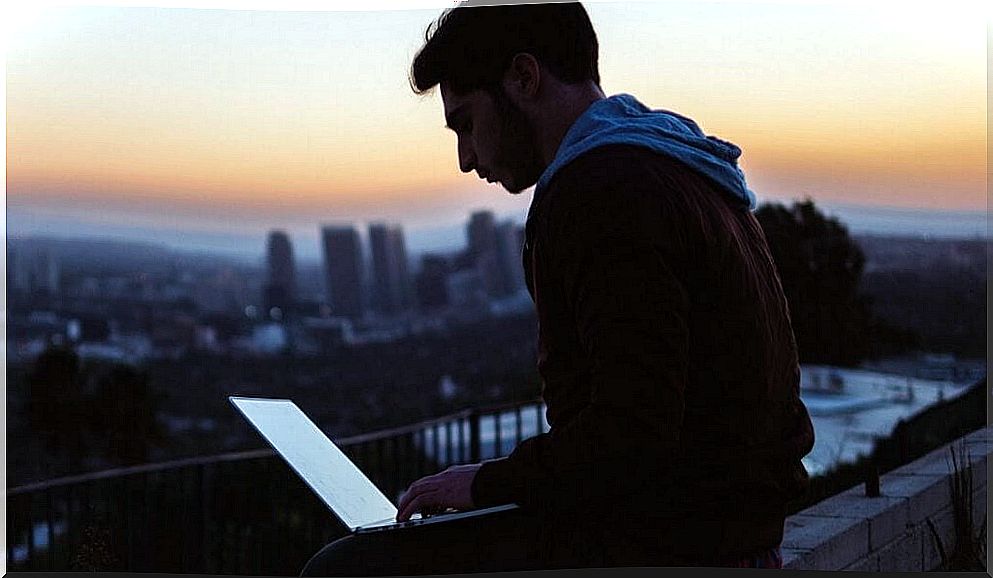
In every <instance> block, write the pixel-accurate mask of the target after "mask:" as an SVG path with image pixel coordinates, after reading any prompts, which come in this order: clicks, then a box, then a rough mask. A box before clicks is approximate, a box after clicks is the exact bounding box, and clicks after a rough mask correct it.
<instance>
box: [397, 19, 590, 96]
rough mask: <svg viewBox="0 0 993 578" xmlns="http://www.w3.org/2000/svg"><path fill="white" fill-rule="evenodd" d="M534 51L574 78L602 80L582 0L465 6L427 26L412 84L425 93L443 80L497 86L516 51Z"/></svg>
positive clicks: (460, 88)
mask: <svg viewBox="0 0 993 578" xmlns="http://www.w3.org/2000/svg"><path fill="white" fill-rule="evenodd" d="M522 52H526V53H528V54H530V55H532V56H534V57H535V59H537V60H538V62H540V63H541V64H542V65H543V66H544V67H545V68H547V69H548V70H549V71H550V72H551V73H552V74H553V75H554V76H555V77H556V78H558V79H559V80H561V81H562V82H566V83H569V84H575V83H579V82H582V81H585V80H592V81H593V82H595V83H596V84H597V85H599V84H600V72H599V70H598V69H597V52H598V45H597V38H596V32H594V30H593V24H592V23H591V22H590V17H589V15H588V14H587V13H586V9H584V8H583V6H582V4H580V3H579V2H565V3H556V4H517V5H508V6H460V7H457V8H449V9H448V10H446V11H445V12H444V13H443V14H442V15H441V16H440V17H438V19H437V20H436V21H434V22H433V23H431V25H429V26H428V28H427V31H426V32H425V34H424V46H423V47H421V49H420V50H419V51H418V52H417V55H416V56H415V57H414V62H413V64H412V65H411V67H410V86H411V88H412V89H413V90H414V92H416V93H417V94H424V93H426V92H428V91H430V90H431V89H432V88H434V87H435V86H436V85H438V84H440V83H441V82H446V83H448V84H449V85H450V86H451V87H452V90H453V91H454V92H456V93H460V94H465V93H466V92H470V91H472V90H477V89H483V90H488V91H490V92H499V91H498V90H497V88H498V86H499V84H500V80H501V79H502V78H503V74H504V72H506V70H507V67H508V66H510V63H511V60H512V59H513V57H514V56H515V55H517V54H520V53H522Z"/></svg>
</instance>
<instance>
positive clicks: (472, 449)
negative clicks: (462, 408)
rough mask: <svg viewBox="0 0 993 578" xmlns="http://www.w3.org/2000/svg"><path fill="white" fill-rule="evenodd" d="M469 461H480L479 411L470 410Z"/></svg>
mask: <svg viewBox="0 0 993 578" xmlns="http://www.w3.org/2000/svg"><path fill="white" fill-rule="evenodd" d="M469 461H470V462H472V463H478V462H479V412H478V411H476V410H475V409H474V410H472V411H470V412H469Z"/></svg>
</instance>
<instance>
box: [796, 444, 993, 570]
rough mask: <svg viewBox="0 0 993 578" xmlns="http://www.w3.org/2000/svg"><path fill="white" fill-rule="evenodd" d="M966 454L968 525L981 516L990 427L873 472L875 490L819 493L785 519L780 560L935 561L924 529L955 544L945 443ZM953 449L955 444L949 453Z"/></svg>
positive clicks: (909, 564)
mask: <svg viewBox="0 0 993 578" xmlns="http://www.w3.org/2000/svg"><path fill="white" fill-rule="evenodd" d="M961 444H965V448H966V450H967V451H968V453H969V454H970V457H969V464H968V466H967V467H968V469H969V472H970V475H971V477H972V491H973V524H974V528H975V531H976V532H977V533H978V532H979V531H980V529H981V528H982V525H983V524H984V523H985V522H986V503H987V500H986V495H987V487H986V479H987V467H988V464H989V462H988V460H987V458H988V457H989V455H990V453H991V452H993V427H986V428H984V429H980V430H977V431H975V432H973V433H971V434H969V435H967V436H965V437H964V438H961V439H959V440H957V441H956V442H953V444H948V445H945V446H942V447H941V448H939V449H937V450H935V451H933V452H931V453H930V454H928V455H926V456H924V457H922V458H920V459H918V460H917V461H915V462H913V463H911V464H908V465H906V466H903V467H901V468H899V469H896V470H893V471H892V472H889V473H887V474H886V475H883V476H881V477H880V485H879V489H880V496H879V497H874V498H869V497H866V495H865V485H864V484H860V485H858V486H856V487H854V488H851V489H849V490H848V491H846V492H843V493H841V494H838V495H837V496H833V497H831V498H828V499H827V500H824V501H822V502H820V503H818V504H816V505H814V506H812V507H810V508H808V509H806V510H803V511H802V512H799V513H797V514H795V515H793V516H790V517H789V518H787V520H786V528H785V535H784V538H783V544H782V551H783V567H784V568H791V569H797V570H857V571H877V572H901V571H908V572H920V571H926V570H933V569H935V568H936V567H937V566H938V565H939V564H940V563H941V556H940V554H939V552H938V548H937V546H936V544H935V542H934V539H933V537H932V535H931V531H930V530H929V529H928V525H927V519H929V518H930V520H931V521H932V522H933V523H934V525H935V529H936V530H937V531H938V534H939V535H940V536H941V540H942V543H943V544H944V547H945V552H946V554H949V555H950V554H951V551H952V549H953V548H954V546H955V540H954V538H955V532H954V524H953V517H952V500H951V485H950V479H951V472H952V471H953V466H952V463H951V455H950V452H949V447H950V446H952V445H954V446H955V447H956V448H958V447H960V445H961ZM957 454H958V450H957V449H956V455H957Z"/></svg>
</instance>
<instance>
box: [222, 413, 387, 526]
mask: <svg viewBox="0 0 993 578" xmlns="http://www.w3.org/2000/svg"><path fill="white" fill-rule="evenodd" d="M228 399H229V400H230V401H231V403H233V404H234V405H235V407H237V408H238V409H239V410H240V411H241V413H243V414H244V415H245V417H246V418H247V419H248V421H249V422H251V423H252V425H254V426H255V429H257V430H258V431H259V433H261V434H262V437H264V438H265V439H266V441H268V442H269V443H270V444H272V447H273V448H275V449H276V451H277V452H279V454H280V455H281V456H283V459H285V460H286V461H287V463H289V464H290V467H292V468H293V469H294V470H295V471H296V473H297V474H298V475H299V476H300V477H301V478H303V480H304V481H305V482H307V485H309V486H310V487H311V489H313V490H314V492H315V493H317V495H318V496H320V498H321V499H322V500H324V503H325V504H327V505H328V507H329V508H331V510H332V511H333V512H334V513H335V514H336V515H337V516H338V518H339V519H341V521H342V522H343V523H344V524H345V525H346V526H348V527H349V529H352V530H354V529H355V528H358V527H361V526H364V525H368V524H372V523H374V522H380V521H383V520H386V519H392V518H394V517H396V515H397V509H396V507H395V506H394V505H393V504H392V503H391V502H390V501H389V499H387V498H386V496H384V495H383V493H382V492H380V491H379V488H377V487H376V486H375V485H373V483H372V482H371V481H370V480H369V478H367V477H366V476H365V474H363V473H362V472H361V471H360V470H359V469H358V467H356V466H355V464H354V463H352V461H351V460H350V459H348V456H346V455H345V454H344V453H343V452H342V451H341V450H340V449H338V447H337V446H336V445H334V443H332V442H331V440H329V439H328V437H327V436H326V435H324V433H323V432H322V431H321V430H320V429H319V428H318V427H317V426H316V425H315V424H314V422H312V421H310V419H309V418H308V417H307V416H306V415H305V414H304V413H303V412H302V411H300V408H298V407H297V406H296V404H294V403H293V402H292V401H290V400H288V399H262V398H250V397H229V398H228Z"/></svg>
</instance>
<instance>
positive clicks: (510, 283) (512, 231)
mask: <svg viewBox="0 0 993 578" xmlns="http://www.w3.org/2000/svg"><path fill="white" fill-rule="evenodd" d="M521 229H522V227H521V226H520V225H518V224H517V223H515V222H514V221H511V220H507V221H503V222H502V223H500V224H498V225H497V227H496V253H497V260H498V262H499V266H500V273H501V275H500V277H501V281H502V287H501V289H502V293H503V295H510V294H513V293H516V292H517V291H519V290H521V289H523V288H524V265H523V264H522V262H521V250H522V249H523V243H522V242H521V240H520V231H521Z"/></svg>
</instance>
